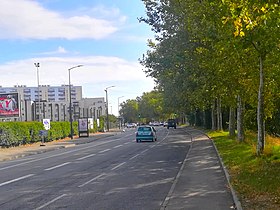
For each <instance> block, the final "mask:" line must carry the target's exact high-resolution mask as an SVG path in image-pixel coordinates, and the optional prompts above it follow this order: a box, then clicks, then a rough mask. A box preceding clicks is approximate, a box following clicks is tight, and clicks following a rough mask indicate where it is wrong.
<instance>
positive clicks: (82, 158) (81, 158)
mask: <svg viewBox="0 0 280 210" xmlns="http://www.w3.org/2000/svg"><path fill="white" fill-rule="evenodd" d="M94 155H95V154H91V155H87V156H84V157H80V158H78V159H76V160H84V159H86V158H89V157H92V156H94Z"/></svg>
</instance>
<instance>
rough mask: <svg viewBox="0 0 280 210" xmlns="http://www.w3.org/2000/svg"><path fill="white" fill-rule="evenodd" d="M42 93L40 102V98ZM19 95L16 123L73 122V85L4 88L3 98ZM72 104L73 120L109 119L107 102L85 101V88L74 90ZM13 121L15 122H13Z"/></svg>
mask: <svg viewBox="0 0 280 210" xmlns="http://www.w3.org/2000/svg"><path fill="white" fill-rule="evenodd" d="M38 92H40V98H39V97H38ZM8 93H18V96H19V100H18V103H19V107H20V116H19V118H15V119H12V120H19V121H35V120H42V119H51V121H69V119H70V116H69V105H70V102H69V101H70V100H69V99H70V97H69V95H70V94H69V85H61V86H50V85H41V86H39V87H27V86H25V85H16V86H14V87H1V86H0V94H8ZM71 102H72V111H73V112H72V114H73V116H72V117H73V120H77V119H78V118H82V117H90V118H94V119H97V118H98V117H100V116H102V115H105V108H106V106H105V101H104V98H85V99H83V98H82V86H71ZM10 120H11V119H10Z"/></svg>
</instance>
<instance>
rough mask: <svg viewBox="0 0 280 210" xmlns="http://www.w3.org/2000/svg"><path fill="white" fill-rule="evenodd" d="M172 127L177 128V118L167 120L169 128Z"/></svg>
mask: <svg viewBox="0 0 280 210" xmlns="http://www.w3.org/2000/svg"><path fill="white" fill-rule="evenodd" d="M170 127H173V128H174V129H176V120H175V119H169V120H168V121H167V128H168V129H169V128H170Z"/></svg>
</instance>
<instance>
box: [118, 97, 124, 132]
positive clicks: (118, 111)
mask: <svg viewBox="0 0 280 210" xmlns="http://www.w3.org/2000/svg"><path fill="white" fill-rule="evenodd" d="M123 97H124V96H120V97H118V120H119V129H121V118H120V98H123Z"/></svg>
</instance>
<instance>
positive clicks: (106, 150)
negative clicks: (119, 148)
mask: <svg viewBox="0 0 280 210" xmlns="http://www.w3.org/2000/svg"><path fill="white" fill-rule="evenodd" d="M110 150H111V149H105V150H102V151H100V152H98V153H104V152H108V151H110Z"/></svg>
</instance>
